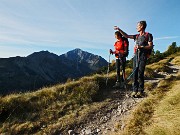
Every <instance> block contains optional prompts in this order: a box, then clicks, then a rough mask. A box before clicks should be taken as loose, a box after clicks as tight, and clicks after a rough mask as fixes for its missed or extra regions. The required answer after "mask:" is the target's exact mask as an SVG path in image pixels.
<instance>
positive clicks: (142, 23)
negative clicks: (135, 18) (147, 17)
mask: <svg viewBox="0 0 180 135" xmlns="http://www.w3.org/2000/svg"><path fill="white" fill-rule="evenodd" d="M138 23H140V24H141V25H142V26H143V29H146V27H147V23H146V21H139V22H138Z"/></svg>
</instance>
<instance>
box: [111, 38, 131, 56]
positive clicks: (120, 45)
mask: <svg viewBox="0 0 180 135" xmlns="http://www.w3.org/2000/svg"><path fill="white" fill-rule="evenodd" d="M127 46H128V44H127V43H126V41H123V40H122V39H120V40H117V41H116V42H115V44H114V48H115V51H114V52H113V53H114V54H115V56H116V57H117V58H118V55H119V54H121V55H123V54H124V51H125V48H126V47H127Z"/></svg>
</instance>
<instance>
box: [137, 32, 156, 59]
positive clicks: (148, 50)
mask: <svg viewBox="0 0 180 135" xmlns="http://www.w3.org/2000/svg"><path fill="white" fill-rule="evenodd" d="M144 36H145V42H148V40H149V33H148V32H145V35H144ZM138 37H139V34H137V35H136V39H138ZM153 47H154V45H153V46H152V49H147V50H146V56H147V58H149V57H150V55H151V53H152V50H153Z"/></svg>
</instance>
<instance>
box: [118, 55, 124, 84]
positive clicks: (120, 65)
mask: <svg viewBox="0 0 180 135" xmlns="http://www.w3.org/2000/svg"><path fill="white" fill-rule="evenodd" d="M125 66H126V58H125V57H122V58H118V59H116V72H117V82H124V77H125V76H124V75H125ZM121 68H122V69H121ZM121 70H123V74H122V76H120V71H121Z"/></svg>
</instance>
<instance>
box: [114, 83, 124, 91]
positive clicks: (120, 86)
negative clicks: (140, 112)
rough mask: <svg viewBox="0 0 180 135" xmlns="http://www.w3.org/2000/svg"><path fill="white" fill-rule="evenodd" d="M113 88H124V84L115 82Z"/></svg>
mask: <svg viewBox="0 0 180 135" xmlns="http://www.w3.org/2000/svg"><path fill="white" fill-rule="evenodd" d="M113 88H120V89H121V88H124V84H123V83H120V82H116V84H115V85H114V86H113Z"/></svg>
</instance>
